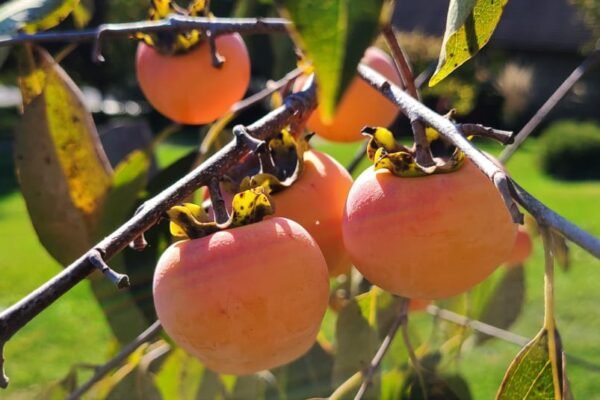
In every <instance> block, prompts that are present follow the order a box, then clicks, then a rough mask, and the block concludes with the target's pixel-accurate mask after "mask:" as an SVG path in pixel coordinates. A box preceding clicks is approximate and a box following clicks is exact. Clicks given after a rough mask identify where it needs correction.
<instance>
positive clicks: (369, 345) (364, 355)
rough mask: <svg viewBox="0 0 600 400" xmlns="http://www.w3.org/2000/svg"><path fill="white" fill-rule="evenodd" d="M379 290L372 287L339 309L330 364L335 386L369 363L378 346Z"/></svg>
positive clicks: (373, 388) (375, 384) (375, 383)
mask: <svg viewBox="0 0 600 400" xmlns="http://www.w3.org/2000/svg"><path fill="white" fill-rule="evenodd" d="M380 292H381V290H380V289H378V288H373V289H372V290H371V291H369V292H368V293H365V294H362V295H360V296H358V297H356V298H354V299H352V300H350V302H348V304H346V306H345V307H344V308H343V309H342V310H341V311H340V313H339V315H338V319H337V323H336V329H335V335H336V339H337V354H336V357H335V360H334V364H333V385H334V387H338V386H339V385H340V384H342V383H343V382H344V381H346V379H348V378H349V377H350V376H352V375H354V374H355V373H356V372H358V371H361V370H363V369H365V368H367V367H368V366H369V363H370V362H371V359H372V358H373V356H374V355H375V353H376V352H377V348H378V347H379V335H378V332H377V321H376V316H377V312H376V311H377V298H378V295H379V293H380ZM378 387H379V379H378V377H375V378H374V380H373V385H371V389H370V390H369V393H371V396H372V394H373V393H376V392H377V390H378Z"/></svg>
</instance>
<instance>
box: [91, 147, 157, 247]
mask: <svg viewBox="0 0 600 400" xmlns="http://www.w3.org/2000/svg"><path fill="white" fill-rule="evenodd" d="M149 168H150V158H149V157H148V155H147V154H146V153H145V152H143V151H141V150H135V151H133V152H131V153H130V154H129V155H128V156H127V157H126V158H125V159H124V160H122V161H121V162H120V163H119V164H118V165H117V166H116V168H115V171H114V175H113V178H112V184H111V187H110V190H109V191H108V193H107V195H106V199H105V201H104V203H103V207H102V212H101V216H100V228H99V234H100V236H103V235H106V234H108V233H110V232H111V231H113V230H114V229H115V228H117V227H118V226H119V225H121V224H122V223H123V222H125V221H126V220H127V219H128V217H130V216H131V215H132V213H133V211H135V210H134V206H135V204H136V203H137V200H138V197H139V196H140V193H141V191H142V190H143V189H144V187H145V186H146V183H147V182H148V170H149Z"/></svg>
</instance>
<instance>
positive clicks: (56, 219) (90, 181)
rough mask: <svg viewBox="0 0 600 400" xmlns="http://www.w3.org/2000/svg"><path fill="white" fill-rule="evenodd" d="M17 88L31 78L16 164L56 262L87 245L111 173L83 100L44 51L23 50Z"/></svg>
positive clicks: (42, 238) (37, 224)
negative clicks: (32, 87)
mask: <svg viewBox="0 0 600 400" xmlns="http://www.w3.org/2000/svg"><path fill="white" fill-rule="evenodd" d="M22 57H25V58H26V59H27V61H24V62H22V63H21V64H22V65H23V64H24V65H29V68H28V70H26V71H23V70H21V83H22V85H21V87H22V88H23V87H24V86H27V83H28V82H29V78H28V77H31V76H34V77H35V81H36V84H37V85H38V86H37V88H36V91H37V92H36V93H37V94H36V95H35V96H33V97H31V98H30V101H29V102H28V103H26V104H25V106H24V112H23V115H22V117H21V120H20V122H19V124H18V126H17V129H16V135H15V155H16V160H15V166H16V169H17V176H18V179H19V183H20V185H21V190H22V193H23V196H24V198H25V202H26V204H27V209H28V211H29V215H30V217H31V220H32V222H33V226H34V227H35V230H36V232H37V234H38V236H39V238H40V241H41V242H42V244H43V245H44V247H45V248H46V249H47V250H48V252H49V253H50V254H51V255H52V256H53V257H54V258H55V259H57V260H58V261H59V262H60V263H61V264H63V265H67V264H68V263H70V262H71V261H73V260H74V259H75V258H77V257H79V255H81V254H82V253H83V252H84V251H85V250H87V249H88V248H89V247H90V245H91V244H93V238H94V235H95V232H96V229H97V224H98V215H99V212H100V210H101V209H102V205H103V203H104V200H105V197H106V194H107V192H108V190H109V188H110V187H111V184H112V170H111V167H110V165H109V163H108V161H107V159H106V155H105V154H104V150H103V149H102V147H101V145H100V142H99V140H98V135H97V132H96V127H95V125H94V121H93V119H92V116H91V115H90V113H89V112H88V111H87V110H86V108H85V105H84V102H83V96H82V94H81V92H80V91H79V89H78V88H77V86H76V85H75V84H74V83H73V81H71V79H70V78H69V77H68V75H67V74H66V73H65V72H64V71H63V70H62V69H61V68H60V66H59V65H58V64H56V63H55V62H54V60H53V59H52V57H51V56H50V55H49V54H47V53H46V52H45V51H43V50H40V49H38V50H36V51H35V52H34V53H32V52H29V51H26V52H25V53H24V55H23V54H22Z"/></svg>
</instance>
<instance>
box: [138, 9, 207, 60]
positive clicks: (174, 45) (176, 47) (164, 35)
mask: <svg viewBox="0 0 600 400" xmlns="http://www.w3.org/2000/svg"><path fill="white" fill-rule="evenodd" d="M207 6H208V4H207V2H206V0H194V1H191V2H190V4H189V5H188V7H187V8H184V7H181V6H179V5H177V3H175V2H173V1H171V0H152V1H151V2H150V9H149V11H148V18H149V19H150V20H151V21H156V20H160V19H165V18H168V17H169V15H171V14H179V15H185V16H190V17H195V16H198V15H204V16H212V14H211V13H210V11H209V9H208V7H207ZM134 37H135V38H136V39H138V40H140V41H143V42H144V43H146V44H147V45H148V46H151V47H154V48H156V49H157V50H158V51H159V52H160V53H163V54H181V53H185V52H187V51H189V50H191V49H192V48H193V47H195V46H196V45H197V44H199V43H200V42H201V41H203V40H205V39H207V37H206V35H204V34H203V33H202V32H201V31H199V30H197V29H191V30H187V31H178V32H177V33H173V32H157V33H142V32H138V33H136V34H135V35H134Z"/></svg>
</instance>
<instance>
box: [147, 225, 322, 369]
mask: <svg viewBox="0 0 600 400" xmlns="http://www.w3.org/2000/svg"><path fill="white" fill-rule="evenodd" d="M328 284H329V280H328V276H327V266H326V265H325V260H324V258H323V255H322V254H321V252H320V250H319V248H318V247H317V245H316V243H315V242H314V240H313V239H312V238H311V237H310V235H309V234H308V233H307V232H306V230H305V229H304V228H302V227H301V226H300V225H298V224H297V223H295V222H294V221H291V220H287V219H285V218H272V219H269V220H265V221H262V222H259V223H256V224H251V225H246V226H243V227H240V228H235V229H231V230H225V231H220V232H217V233H215V234H213V235H210V236H206V237H204V238H201V239H196V240H186V241H181V242H177V243H175V244H173V245H172V246H170V247H169V248H168V249H167V250H166V251H165V252H164V253H163V255H162V256H161V258H160V260H159V261H158V265H157V267H156V271H155V275H154V285H153V292H154V303H155V307H156V311H157V313H158V317H159V320H160V322H161V324H162V325H163V327H164V328H165V331H166V332H167V333H168V334H169V336H170V337H171V338H172V339H173V340H174V341H175V342H176V343H178V344H179V345H180V346H181V347H183V348H184V349H185V350H186V351H188V352H189V353H190V354H192V355H194V356H196V357H198V358H199V359H200V360H201V361H202V362H203V363H204V364H205V365H206V366H207V367H208V368H210V369H212V370H214V371H217V372H220V373H227V374H237V375H244V374H251V373H254V372H257V371H260V370H264V369H269V368H273V367H276V366H278V365H282V364H285V363H287V362H290V361H292V360H293V359H295V358H297V357H299V356H301V355H302V354H303V353H304V352H306V351H307V350H308V349H309V348H310V347H311V345H312V344H313V343H314V341H315V338H316V335H317V333H318V331H319V326H320V323H321V319H322V318H323V315H324V313H325V309H326V307H327V304H328V298H329V285H328Z"/></svg>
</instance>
